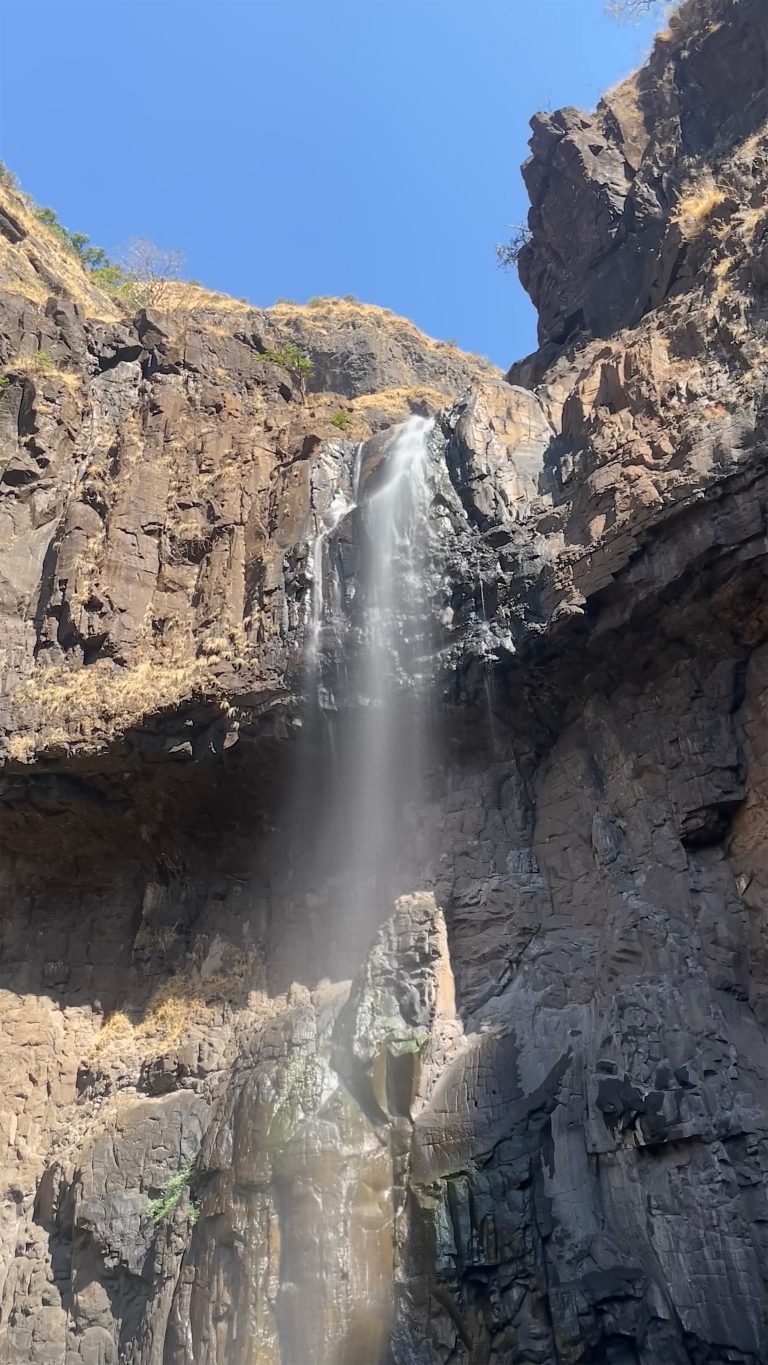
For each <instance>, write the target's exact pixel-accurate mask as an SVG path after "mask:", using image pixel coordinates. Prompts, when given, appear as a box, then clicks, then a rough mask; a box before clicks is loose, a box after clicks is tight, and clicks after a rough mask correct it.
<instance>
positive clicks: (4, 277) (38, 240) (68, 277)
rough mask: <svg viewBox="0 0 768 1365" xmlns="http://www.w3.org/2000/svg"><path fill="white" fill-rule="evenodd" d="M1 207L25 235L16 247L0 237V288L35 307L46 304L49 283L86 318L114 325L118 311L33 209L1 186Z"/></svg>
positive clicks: (17, 194)
mask: <svg viewBox="0 0 768 1365" xmlns="http://www.w3.org/2000/svg"><path fill="white" fill-rule="evenodd" d="M0 204H2V206H3V207H4V208H5V209H6V211H7V212H8V213H9V214H10V216H11V218H13V219H14V220H15V221H16V222H17V223H18V224H19V226H20V227H21V229H22V230H23V231H24V232H25V233H26V236H25V237H24V238H23V239H22V240H21V241H20V242H17V243H11V242H9V241H8V240H7V238H5V237H4V236H2V235H0V285H1V287H2V288H3V290H5V291H6V292H8V293H10V294H19V295H21V296H22V297H23V298H28V299H31V300H32V301H33V302H34V303H45V301H46V299H47V298H48V296H49V295H50V293H51V288H52V282H53V281H55V282H56V283H57V284H59V285H62V286H63V287H64V289H65V290H66V292H67V293H68V294H69V295H70V296H71V297H72V298H73V299H75V300H76V302H77V303H79V304H80V306H81V308H82V309H83V312H84V313H85V314H86V316H87V317H91V318H96V319H98V320H99V321H103V322H115V321H117V319H118V318H119V317H120V310H119V309H118V307H117V306H116V305H115V303H114V302H113V300H112V299H110V298H109V295H108V294H105V293H104V291H103V290H101V289H99V288H98V287H97V286H96V284H95V283H94V282H93V280H92V279H91V276H90V274H89V272H88V271H87V270H85V269H84V267H83V265H82V264H81V262H80V261H79V260H78V258H77V256H76V255H75V253H74V252H73V251H70V250H69V248H68V247H67V246H66V245H65V243H64V242H63V241H62V240H61V238H60V237H59V236H58V235H57V234H56V232H54V231H52V230H51V228H50V227H48V226H47V225H46V224H45V223H41V222H40V219H39V218H38V217H37V215H36V213H35V205H34V204H33V203H32V202H31V201H30V200H29V199H28V198H27V196H26V195H25V194H23V193H21V192H20V191H19V190H15V189H13V188H11V187H10V186H8V185H2V184H0Z"/></svg>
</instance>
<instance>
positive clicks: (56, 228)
mask: <svg viewBox="0 0 768 1365" xmlns="http://www.w3.org/2000/svg"><path fill="white" fill-rule="evenodd" d="M34 214H35V217H36V218H37V220H38V222H39V223H42V224H43V225H44V226H45V227H47V228H48V230H49V232H52V233H53V234H54V236H56V237H58V239H59V241H60V242H63V244H64V246H68V247H71V245H72V243H71V241H70V237H69V233H68V232H67V229H66V228H65V227H64V224H63V223H60V222H59V216H58V214H57V213H56V211H55V210H54V209H47V208H44V207H40V206H38V207H37V208H36V209H35V210H34Z"/></svg>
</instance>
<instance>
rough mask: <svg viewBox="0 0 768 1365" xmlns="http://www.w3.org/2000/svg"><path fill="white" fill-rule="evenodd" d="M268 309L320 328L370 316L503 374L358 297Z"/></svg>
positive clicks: (483, 358)
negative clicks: (303, 319) (362, 301)
mask: <svg viewBox="0 0 768 1365" xmlns="http://www.w3.org/2000/svg"><path fill="white" fill-rule="evenodd" d="M269 312H270V313H272V314H273V315H274V317H275V319H276V320H277V321H278V322H279V321H280V320H281V318H286V319H288V318H296V317H302V318H306V319H307V320H308V321H311V322H312V323H313V324H319V325H320V328H323V327H324V326H327V325H328V324H331V325H333V324H337V323H339V322H346V321H349V322H352V321H355V319H359V318H360V317H368V318H371V319H372V320H375V321H376V322H377V323H378V324H380V325H381V326H382V327H384V328H385V329H389V330H390V331H394V332H395V333H400V334H401V335H405V336H408V337H409V338H411V339H412V340H415V341H417V342H418V343H419V344H420V345H422V346H424V345H426V346H428V347H429V348H430V349H432V350H437V351H445V352H447V353H448V354H449V355H455V356H459V357H461V358H464V359H469V360H472V361H474V363H475V364H476V365H477V366H478V368H480V369H482V370H486V371H487V372H488V373H489V374H494V375H498V374H500V373H501V371H500V370H499V369H498V368H497V366H495V365H494V364H493V362H492V361H490V360H488V359H487V357H486V356H483V355H477V354H475V353H474V352H472V351H462V350H461V348H460V347H459V346H456V345H455V344H454V342H452V341H439V340H437V339H436V338H435V337H430V336H427V334H426V332H422V331H421V329H420V328H419V327H417V326H416V324H415V322H411V320H410V318H403V317H400V315H399V314H398V313H394V312H393V311H392V309H391V308H382V307H381V306H380V305H379V304H377V303H361V302H360V301H359V300H358V299H337V298H333V297H331V296H328V297H321V298H317V299H310V301H309V303H289V302H278V303H276V304H274V306H273V307H272V308H270V309H269Z"/></svg>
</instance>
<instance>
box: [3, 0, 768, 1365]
mask: <svg viewBox="0 0 768 1365" xmlns="http://www.w3.org/2000/svg"><path fill="white" fill-rule="evenodd" d="M765 36H766V35H765V23H764V13H763V10H762V7H761V5H760V4H757V3H752V0H742V2H741V3H740V4H736V3H733V2H732V0H697V3H692V4H688V5H687V6H685V7H684V8H683V9H682V10H681V11H680V13H679V14H678V15H677V16H676V17H675V18H674V19H673V22H672V26H671V30H670V31H669V33H667V34H666V35H664V36H663V37H662V38H660V39H659V41H658V42H657V44H656V47H655V49H654V53H653V55H652V57H651V59H650V61H649V63H648V65H647V67H645V68H644V69H643V70H642V71H641V72H639V73H638V74H637V76H635V77H633V78H632V79H631V80H630V81H628V82H626V83H624V84H623V85H622V86H620V87H618V89H617V90H615V91H613V92H611V94H609V95H608V96H606V98H605V100H604V101H603V102H602V104H601V105H600V106H599V108H598V110H597V111H596V113H595V114H593V115H583V114H580V113H578V112H577V111H574V110H564V111H560V112H558V113H556V114H553V115H548V116H546V117H545V116H538V117H537V118H536V119H534V121H533V139H532V158H531V160H530V162H529V163H527V166H526V169H525V175H526V181H527V184H528V186H529V190H530V193H531V200H532V210H531V227H532V239H531V242H530V244H529V246H528V247H526V249H525V252H524V255H523V258H522V261H521V272H522V277H523V280H524V282H525V283H526V285H527V287H528V288H529V290H530V292H531V294H532V297H533V298H534V301H535V302H536V303H537V306H538V308H539V312H540V341H541V345H540V349H539V351H538V352H537V353H536V355H535V356H533V357H529V358H528V359H527V360H526V361H523V362H521V363H520V364H519V365H517V366H515V367H514V368H513V370H512V371H511V373H510V376H509V379H510V380H511V382H504V381H502V380H501V379H500V378H499V377H498V376H495V375H494V374H493V373H491V372H490V371H489V368H488V367H487V365H485V364H484V363H483V362H482V361H478V360H477V359H476V358H470V357H464V356H462V355H461V354H460V353H457V352H455V351H454V350H453V349H452V348H450V347H445V346H441V345H440V344H439V343H435V342H431V341H430V340H429V339H427V338H424V337H422V336H421V335H420V334H419V333H418V332H417V331H416V329H414V328H412V327H411V326H410V324H407V323H405V322H404V321H403V320H400V319H394V318H393V317H392V316H391V315H389V314H387V313H386V312H384V311H383V310H376V309H371V308H366V307H365V306H363V305H358V304H356V303H354V302H352V301H347V302H339V303H333V302H330V301H320V302H319V303H318V304H317V305H316V306H315V307H314V308H307V309H304V310H300V309H296V308H294V307H293V306H291V305H280V306H278V307H277V308H275V309H274V310H266V311H259V310H253V309H249V308H248V307H247V306H246V305H241V304H238V303H236V302H235V301H232V300H226V299H222V298H220V297H216V296H210V295H207V294H205V292H204V291H200V290H198V289H196V288H195V287H185V288H184V289H179V290H178V292H174V291H170V293H169V294H168V296H167V297H166V299H165V300H164V306H163V307H162V308H156V309H154V310H144V311H142V312H139V313H138V314H137V315H136V316H133V317H127V316H124V315H123V314H122V313H121V312H119V311H118V309H117V308H116V306H115V305H114V303H113V302H112V301H111V300H110V299H108V298H106V297H105V296H102V295H101V294H100V293H99V291H98V290H96V289H94V287H93V284H92V281H90V280H89V279H88V278H87V277H86V276H85V275H84V274H82V272H80V270H79V267H78V266H77V265H76V263H73V261H72V259H71V257H69V256H68V254H67V253H66V252H65V251H64V249H63V248H62V247H61V245H60V243H58V242H57V241H56V239H55V238H54V237H52V236H51V235H50V234H48V233H47V232H46V231H45V229H44V228H42V227H41V226H40V225H39V224H38V223H37V222H36V220H35V219H34V217H33V215H32V214H31V213H30V211H29V208H28V206H27V205H25V203H24V202H23V200H21V199H20V198H19V197H18V196H16V195H14V194H12V193H11V192H8V193H4V194H3V202H2V205H0V209H1V210H2V211H1V212H0V234H2V236H0V247H1V248H2V253H1V254H0V361H2V363H3V374H4V382H2V384H1V385H0V423H1V429H2V449H1V458H2V477H1V479H0V535H2V544H3V554H2V559H1V560H0V609H1V610H2V614H3V634H2V651H3V654H2V677H1V681H2V699H1V701H0V730H1V731H2V736H3V744H4V756H5V766H4V769H3V773H2V777H0V784H1V785H0V818H1V819H2V847H3V863H2V878H3V890H4V895H3V910H2V917H1V920H0V972H1V973H2V981H1V982H0V988H1V991H2V993H1V994H0V1005H1V1007H2V1008H1V1010H0V1028H2V1033H3V1039H4V1048H3V1057H4V1060H5V1066H6V1086H5V1092H4V1099H3V1102H2V1104H0V1133H2V1138H3V1147H4V1150H5V1157H4V1160H3V1173H2V1225H1V1226H0V1360H4V1361H7V1362H9V1363H10V1362H19V1361H36V1362H41V1363H42V1362H45V1365H50V1363H53V1362H56V1365H75V1362H77V1363H78V1365H94V1363H95V1362H98V1363H99V1365H118V1363H119V1365H123V1362H125V1363H126V1365H127V1363H128V1362H131V1363H132V1365H161V1363H162V1365H224V1362H226V1365H250V1362H254V1361H259V1363H260V1365H264V1363H265V1362H270V1363H271V1362H273V1363H274V1365H338V1363H339V1362H345V1365H372V1362H374V1361H381V1362H392V1363H393V1365H394V1363H396V1365H448V1362H451V1365H458V1362H464V1363H465V1365H502V1362H504V1365H534V1363H535V1362H538V1365H550V1363H551V1365H554V1363H555V1362H559V1363H560V1365H562V1363H563V1362H569V1363H570V1362H582V1363H584V1365H586V1363H587V1362H592V1365H598V1362H599V1363H600V1365H632V1363H634V1365H726V1362H727V1363H728V1365H760V1363H761V1362H765V1361H768V1354H766V1342H767V1341H768V1323H767V1322H766V1319H765V1303H766V1293H765V1282H766V1276H767V1268H766V1261H765V1250H766V1249H765V1235H764V1229H765V1224H766V1218H767V1217H768V1206H767V1203H766V1194H765V1169H766V1154H767V1153H768V1146H767V1145H766V1060H767V1059H766V1028H767V1027H768V945H767V936H768V930H767V928H766V901H767V898H768V854H767V853H766V849H767V848H768V840H767V839H766V834H767V833H768V828H767V826H768V818H767V813H766V802H767V800H768V794H767V793H768V727H767V726H766V723H765V722H766V701H767V700H768V639H767V636H766V610H765V608H766V576H765V575H766V560H765V555H766V483H767V482H768V474H767V473H766V390H765V381H764V369H765V365H764V356H765V347H766V342H767V329H768V310H767V307H766V301H767V300H768V214H766V210H765V207H764V205H765V195H766V188H767V186H768V133H767V132H766V128H765V121H766V113H767V111H766V108H765V81H764V76H765V70H766V51H765ZM574 205H576V206H577V207H578V213H577V214H576V215H575V214H574ZM574 223H575V229H574ZM287 343H293V344H294V345H299V346H300V347H301V348H303V349H304V350H305V351H307V352H308V353H309V354H310V355H311V357H312V359H313V360H314V362H315V371H314V377H313V379H312V380H311V381H310V382H309V383H308V384H303V383H302V381H301V378H300V376H299V375H297V374H295V373H293V372H292V371H291V370H290V369H289V368H286V367H285V366H284V365H281V364H280V363H276V361H275V359H274V357H275V356H276V355H279V354H280V353H281V351H282V348H284V347H285V345H286V344H287ZM409 412H429V413H436V414H437V420H436V424H435V429H434V432H433V434H432V436H431V438H430V439H431V463H430V474H429V535H428V538H427V542H428V543H427V545H426V547H425V554H426V559H427V568H426V571H425V574H426V582H427V584H428V587H429V601H430V620H429V622H428V623H427V625H426V627H425V629H426V630H428V633H429V634H428V638H429V640H430V651H429V657H430V660H431V664H430V667H431V669H432V672H433V677H432V679H431V682H430V684H429V686H428V688H427V690H428V693H429V695H430V697H431V698H432V703H431V709H430V711H429V733H430V735H431V736H432V743H431V745H430V747H429V756H428V761H427V762H426V763H425V764H424V768H423V772H421V773H420V775H419V779H418V783H415V784H414V783H411V784H410V785H409V783H408V782H407V781H406V773H407V772H408V771H409V761H408V760H409V756H408V753H407V752H406V749H405V747H404V748H403V750H402V751H396V752H395V753H394V754H393V763H394V764H395V765H398V764H399V765H400V768H401V771H402V774H403V783H402V787H403V792H402V809H401V810H399V811H398V812H397V818H398V820H399V821H400V824H399V825H396V826H394V827H393V837H392V846H391V850H390V851H389V856H388V859H387V867H386V870H385V872H384V873H383V874H382V875H381V877H380V879H379V882H378V883H377V885H376V887H375V894H373V895H371V894H369V892H370V888H369V887H363V886H362V885H361V884H360V882H359V879H357V878H356V874H355V870H354V860H349V865H347V863H346V862H345V861H344V860H343V859H339V858H338V856H337V854H338V849H339V846H340V844H339V839H338V836H337V835H336V834H334V835H333V837H332V836H331V834H330V833H329V831H330V828H331V826H330V823H329V814H328V813H329V811H330V810H331V807H333V808H334V809H335V808H336V804H337V803H338V799H339V798H338V787H339V781H340V775H341V777H343V776H344V773H345V772H346V769H345V768H344V762H343V756H344V754H345V753H346V752H348V751H349V749H350V736H352V737H354V736H355V735H356V734H357V733H359V727H360V726H361V725H363V726H364V725H365V724H366V713H365V710H363V711H362V712H361V709H360V707H359V706H358V701H359V698H358V697H357V696H356V695H355V691H354V687H353V686H352V685H351V683H350V676H352V675H351V674H350V670H349V667H348V665H349V662H350V660H351V659H353V658H354V654H355V650H356V649H357V648H359V635H360V629H361V615H360V613H361V606H360V603H361V602H363V603H364V601H365V593H364V586H365V585H364V582H363V581H362V577H361V575H362V572H363V571H362V570H361V565H362V564H363V562H364V556H365V544H364V539H365V534H364V527H363V525H362V522H361V519H360V516H359V514H358V511H357V509H356V508H355V507H354V505H353V504H354V503H355V502H356V501H358V500H359V497H360V489H362V490H363V494H364V492H365V490H366V489H367V488H372V489H375V487H376V479H377V474H378V471H379V469H380V468H381V461H382V458H384V459H386V451H387V440H388V437H389V435H391V428H392V427H393V424H396V423H398V422H400V421H402V420H403V418H405V417H406V416H407V415H408V414H409ZM340 413H341V414H344V416H343V418H342V420H341V424H340V425H339V414H340ZM324 575H325V577H324ZM318 585H320V586H323V585H324V586H325V588H326V595H328V594H330V599H329V601H328V602H327V603H326V604H325V605H326V611H325V616H324V618H323V619H324V621H325V626H324V629H323V630H322V631H321V632H320V633H319V635H318V638H317V641H316V643H315V646H314V648H311V647H310V646H311V641H312V625H313V621H314V622H315V623H316V617H317V606H318V591H317V590H318ZM331 589H332V591H331ZM423 681H424V680H423V679H422V683H423ZM318 702H319V704H318ZM413 704H414V699H413V695H412V689H404V698H403V707H404V710H405V711H407V710H408V708H409V707H410V706H412V705H413ZM361 715H362V720H361ZM356 727H358V729H356ZM403 733H404V734H406V733H409V732H407V731H405V730H404V731H403ZM382 780H383V778H382V775H381V773H371V774H370V782H371V783H373V784H375V783H376V782H377V781H382ZM342 785H343V784H342ZM339 809H340V810H341V812H342V814H343V813H344V812H345V809H346V808H345V807H344V805H343V802H342V804H341V806H340V807H339ZM342 823H343V822H342ZM342 832H343V831H342ZM342 843H343V840H342Z"/></svg>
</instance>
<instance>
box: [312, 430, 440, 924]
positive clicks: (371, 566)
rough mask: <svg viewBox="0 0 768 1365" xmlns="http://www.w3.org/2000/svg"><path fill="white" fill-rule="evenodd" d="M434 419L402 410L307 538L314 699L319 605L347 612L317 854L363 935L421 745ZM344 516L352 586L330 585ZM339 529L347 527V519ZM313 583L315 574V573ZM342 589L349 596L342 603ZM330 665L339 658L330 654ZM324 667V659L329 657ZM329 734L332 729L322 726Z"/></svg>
mask: <svg viewBox="0 0 768 1365" xmlns="http://www.w3.org/2000/svg"><path fill="white" fill-rule="evenodd" d="M433 428H434V422H433V421H432V420H429V419H426V418H423V417H412V418H410V419H409V420H408V421H407V422H406V423H405V424H404V425H403V426H402V427H401V428H399V430H398V431H397V433H396V434H395V435H394V437H393V438H392V439H391V440H390V441H389V443H388V444H387V445H386V446H385V447H384V449H383V451H382V453H381V458H380V460H379V462H378V464H377V465H376V467H375V468H374V469H372V470H370V469H369V470H365V469H361V468H360V460H359V458H358V460H357V462H356V470H355V476H354V484H355V485H356V486H355V488H354V493H356V495H357V505H356V506H354V507H353V508H350V507H349V506H348V505H347V506H345V507H344V508H343V509H342V510H339V508H340V504H337V511H338V515H334V514H332V513H329V514H326V524H325V527H324V529H323V530H322V532H320V533H319V534H318V537H317V539H316V541H315V549H314V555H313V562H314V565H315V580H314V582H313V598H312V618H311V624H310V637H311V638H310V641H309V652H310V659H311V660H313V661H314V667H315V669H316V678H317V683H316V687H317V696H318V697H324V696H325V695H326V693H325V691H324V688H323V681H322V671H323V667H324V662H327V661H324V658H323V651H322V650H321V649H320V648H319V642H320V639H321V635H322V631H323V621H324V613H325V616H326V617H327V619H328V621H330V619H331V616H332V612H333V609H334V604H333V602H332V601H331V598H332V597H334V596H335V599H336V609H337V615H338V611H339V610H340V609H341V606H340V604H341V603H342V601H343V610H344V612H345V613H346V615H345V618H344V621H343V623H342V624H341V626H338V622H337V626H338V633H339V635H340V636H342V637H343V643H342V645H341V648H342V649H343V652H344V660H343V663H344V669H345V678H344V697H343V700H342V702H341V704H340V706H339V714H338V717H337V725H336V726H335V730H336V731H338V733H337V734H336V735H335V747H334V749H333V753H332V754H330V753H329V758H328V769H329V770H328V772H327V774H326V779H327V781H326V791H325V799H324V812H323V821H322V830H321V834H320V840H319V843H320V850H319V852H320V862H321V864H324V875H326V876H328V877H330V878H332V879H335V880H336V881H337V882H339V883H340V886H339V898H338V921H339V923H342V922H344V923H346V924H347V925H349V924H352V923H354V924H355V925H356V926H357V927H358V929H359V931H360V933H361V940H362V942H365V941H367V939H368V938H369V936H370V932H371V930H372V928H373V926H374V925H375V924H376V923H377V922H378V921H379V919H380V918H381V916H382V914H383V913H386V911H387V910H388V909H389V908H390V907H391V904H392V898H393V896H394V895H395V894H397V893H398V891H399V890H401V889H404V890H408V891H410V890H413V887H412V886H411V885H409V884H407V882H406V883H404V884H403V886H402V887H400V886H398V885H397V881H396V877H397V866H398V863H400V862H402V857H401V855H402V854H403V853H404V852H407V849H406V848H405V843H406V842H407V812H408V810H409V807H410V806H412V804H413V802H414V801H415V799H416V795H417V788H418V784H419V781H420V778H421V775H422V770H423V765H424V758H425V754H426V746H427V742H428V740H427V730H428V724H427V721H428V706H429V701H428V689H426V688H425V687H422V686H421V683H422V681H423V680H424V677H425V674H426V672H427V670H428V667H429V665H430V663H431V637H430V631H429V624H428V623H429V620H430V603H429V600H428V599H429V593H428V591H427V586H426V574H425V570H426V565H427V560H428V547H429V537H430V531H429V507H430V491H429V483H428V474H429V465H430V459H429V443H430V437H431V434H432V431H433ZM347 518H352V519H353V520H354V537H355V539H356V542H357V573H356V584H355V588H354V593H353V594H352V593H349V594H347V592H346V590H340V589H338V587H337V588H335V589H334V587H333V574H332V564H331V561H332V560H333V561H334V562H335V561H336V560H338V554H337V553H335V554H331V553H330V549H331V547H332V546H334V537H335V536H336V534H337V532H342V533H343V528H344V523H345V521H346V520H347ZM347 533H349V524H348V528H347ZM321 578H322V579H323V582H320V583H318V581H317V580H318V579H321ZM347 598H349V600H347ZM335 662H336V665H338V660H336V661H335ZM331 666H333V661H332V663H331ZM331 690H333V689H331ZM329 733H330V742H334V727H333V726H332V727H331V728H330V732H329Z"/></svg>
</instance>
